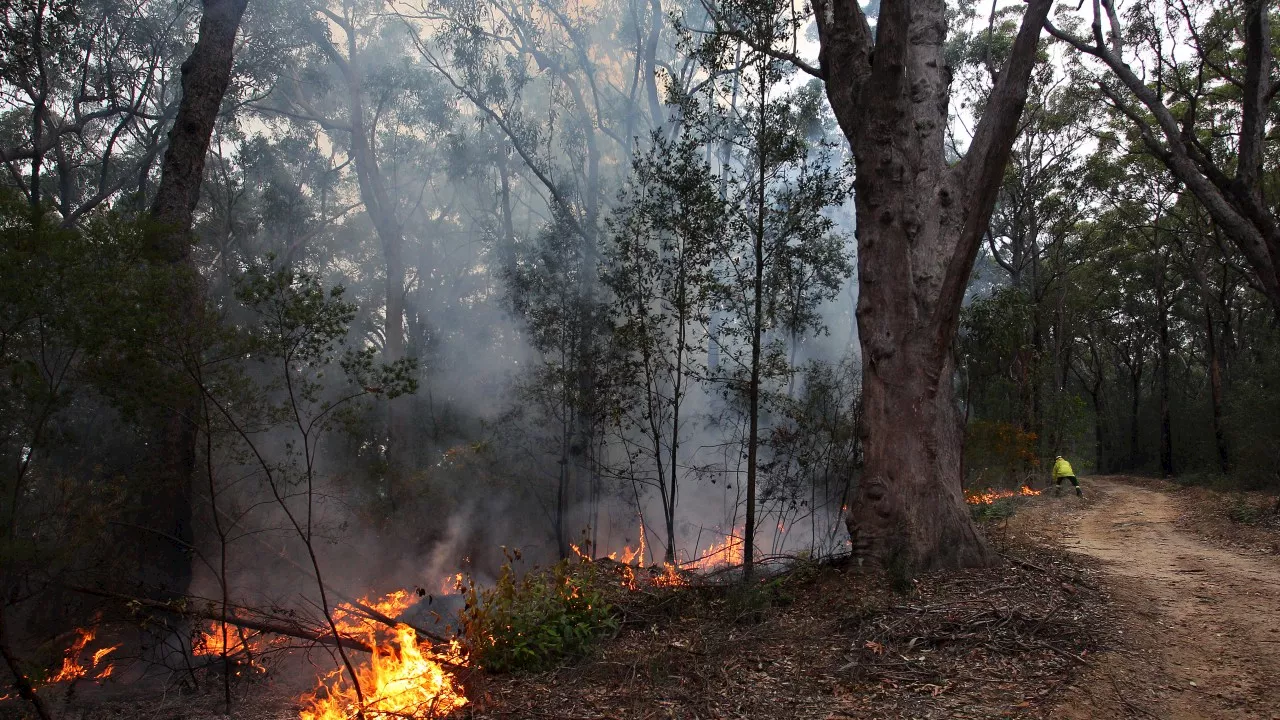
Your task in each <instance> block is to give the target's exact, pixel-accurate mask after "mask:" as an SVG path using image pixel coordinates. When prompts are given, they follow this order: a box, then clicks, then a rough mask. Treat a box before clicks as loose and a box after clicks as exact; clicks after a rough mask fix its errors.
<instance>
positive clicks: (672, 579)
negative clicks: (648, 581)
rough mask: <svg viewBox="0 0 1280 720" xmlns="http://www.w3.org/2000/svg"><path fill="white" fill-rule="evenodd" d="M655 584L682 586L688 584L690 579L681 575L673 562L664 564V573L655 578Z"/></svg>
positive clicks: (660, 585) (659, 585)
mask: <svg viewBox="0 0 1280 720" xmlns="http://www.w3.org/2000/svg"><path fill="white" fill-rule="evenodd" d="M653 584H654V585H656V586H658V587H680V586H682V585H688V584H689V581H687V580H685V579H684V578H683V577H680V572H679V570H677V569H676V566H675V565H672V564H671V563H663V564H662V574H661V575H658V576H656V577H654V578H653Z"/></svg>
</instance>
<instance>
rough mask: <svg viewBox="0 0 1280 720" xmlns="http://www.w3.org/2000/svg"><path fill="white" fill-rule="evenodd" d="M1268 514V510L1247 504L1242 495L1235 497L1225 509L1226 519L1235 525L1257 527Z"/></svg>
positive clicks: (1254, 504) (1255, 504) (1250, 503)
mask: <svg viewBox="0 0 1280 720" xmlns="http://www.w3.org/2000/svg"><path fill="white" fill-rule="evenodd" d="M1269 514H1270V513H1269V508H1264V507H1262V506H1260V505H1258V504H1257V503H1252V502H1249V500H1248V498H1246V497H1245V496H1243V495H1236V496H1235V497H1234V498H1232V500H1231V505H1230V506H1228V507H1227V518H1229V519H1230V520H1231V522H1233V523H1236V524H1237V525H1258V524H1260V523H1261V521H1262V520H1263V519H1264V518H1266V517H1267V516H1268V515H1269Z"/></svg>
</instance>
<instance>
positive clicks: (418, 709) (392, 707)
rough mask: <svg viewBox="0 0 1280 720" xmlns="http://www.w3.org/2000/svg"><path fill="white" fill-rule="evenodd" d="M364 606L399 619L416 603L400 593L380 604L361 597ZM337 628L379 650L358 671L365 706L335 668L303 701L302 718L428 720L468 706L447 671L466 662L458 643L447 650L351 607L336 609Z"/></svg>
mask: <svg viewBox="0 0 1280 720" xmlns="http://www.w3.org/2000/svg"><path fill="white" fill-rule="evenodd" d="M359 603H360V604H361V605H365V606H367V607H370V608H372V609H374V610H377V611H378V612H379V613H382V614H383V615H386V616H388V617H391V618H395V617H397V616H399V615H400V613H401V612H403V611H404V610H405V609H406V608H408V607H409V605H411V604H412V603H413V593H411V592H410V591H408V590H397V591H396V592H393V593H391V594H389V595H386V596H384V597H383V598H381V599H379V600H376V601H373V600H369V599H368V598H361V599H360V600H359ZM334 624H335V625H337V626H338V628H339V630H340V631H342V632H343V633H344V634H348V633H349V634H352V635H358V636H362V637H363V638H364V639H365V641H366V642H368V644H369V645H371V646H373V648H374V652H373V654H372V655H371V656H370V658H369V660H368V661H367V662H365V663H362V664H361V665H359V666H358V667H357V668H356V678H357V679H358V682H359V683H360V690H361V692H362V693H363V695H364V704H363V706H362V705H361V704H360V699H359V697H358V695H357V693H356V691H355V688H354V687H352V685H351V678H350V676H348V675H347V674H346V673H345V672H344V671H342V670H341V669H340V670H336V671H334V672H332V673H330V675H329V676H328V678H326V680H325V681H322V683H321V688H320V689H318V690H317V691H316V692H314V693H311V694H309V695H307V696H304V697H303V698H302V700H303V703H304V704H305V705H306V708H305V709H304V710H302V711H301V714H300V718H301V720H349V719H350V718H353V717H356V716H357V715H360V714H363V715H364V717H365V720H400V719H401V718H407V717H415V718H429V717H439V716H442V715H445V714H448V713H450V712H452V711H454V710H457V709H459V708H461V707H463V706H464V705H466V704H467V698H466V696H465V695H464V694H463V687H462V685H461V684H460V683H459V682H458V681H457V678H455V677H454V675H453V673H452V672H451V671H450V670H448V669H446V665H454V666H465V665H466V664H467V658H466V656H465V655H464V654H463V651H462V647H461V645H459V644H458V642H457V641H456V640H454V641H451V642H450V643H449V645H448V646H447V647H444V648H439V647H436V646H433V645H432V643H431V642H429V641H427V640H419V639H418V635H417V633H416V632H415V631H414V630H413V628H411V627H409V626H408V625H404V624H400V625H397V626H396V627H395V628H394V630H393V629H391V628H387V627H386V625H385V624H383V623H379V622H377V621H374V620H371V619H369V618H368V617H367V614H365V613H362V611H361V610H360V609H359V608H358V607H355V606H354V605H350V604H346V603H344V604H342V605H339V606H338V608H337V609H336V610H335V611H334ZM388 635H390V637H387V636H388Z"/></svg>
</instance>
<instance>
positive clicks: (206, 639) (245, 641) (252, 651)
mask: <svg viewBox="0 0 1280 720" xmlns="http://www.w3.org/2000/svg"><path fill="white" fill-rule="evenodd" d="M226 630H227V634H226V640H227V642H226V645H225V646H224V645H223V641H222V623H221V622H219V621H216V620H209V621H208V622H206V623H205V625H204V627H203V628H202V629H201V630H200V632H199V634H198V635H196V637H195V639H194V641H193V642H192V643H191V654H192V655H195V656H196V657H223V655H224V651H225V656H226V657H227V658H240V659H243V660H245V661H246V662H247V664H248V665H249V666H251V667H252V668H253V669H255V670H258V671H259V672H266V669H267V668H266V666H265V665H262V664H261V663H259V662H258V657H260V656H261V655H262V653H263V652H264V651H266V650H269V649H270V648H271V646H273V645H276V646H280V645H285V644H287V640H286V639H285V638H282V637H278V636H277V637H270V636H267V635H264V634H263V633H260V632H256V631H253V630H246V629H244V628H241V627H236V626H235V625H234V624H233V623H232V622H228V623H227V628H226Z"/></svg>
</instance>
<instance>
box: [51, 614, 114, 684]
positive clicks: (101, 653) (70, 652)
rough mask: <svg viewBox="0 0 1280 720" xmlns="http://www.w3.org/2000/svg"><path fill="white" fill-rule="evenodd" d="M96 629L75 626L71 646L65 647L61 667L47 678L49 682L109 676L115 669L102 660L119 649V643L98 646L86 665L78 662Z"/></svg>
mask: <svg viewBox="0 0 1280 720" xmlns="http://www.w3.org/2000/svg"><path fill="white" fill-rule="evenodd" d="M97 634H98V631H97V630H96V629H95V628H76V635H77V637H76V639H75V642H73V643H71V647H69V648H67V651H66V653H64V654H63V657H62V669H61V670H59V671H58V674H57V675H54V676H53V677H51V678H49V682H50V683H56V682H65V681H67V680H79V679H80V678H89V679H90V680H105V679H106V678H108V677H111V673H112V672H113V671H114V670H115V667H114V666H112V665H109V664H108V665H102V661H103V659H104V658H106V657H107V656H108V655H110V654H111V653H113V652H115V651H116V650H118V649H120V646H119V645H112V646H110V647H104V648H99V649H97V650H95V651H93V653H92V654H91V655H90V656H89V663H88V666H85V665H82V664H81V663H80V655H81V653H83V652H84V649H85V646H86V645H88V644H89V643H91V642H93V639H94V638H95V637H96V636H97Z"/></svg>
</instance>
